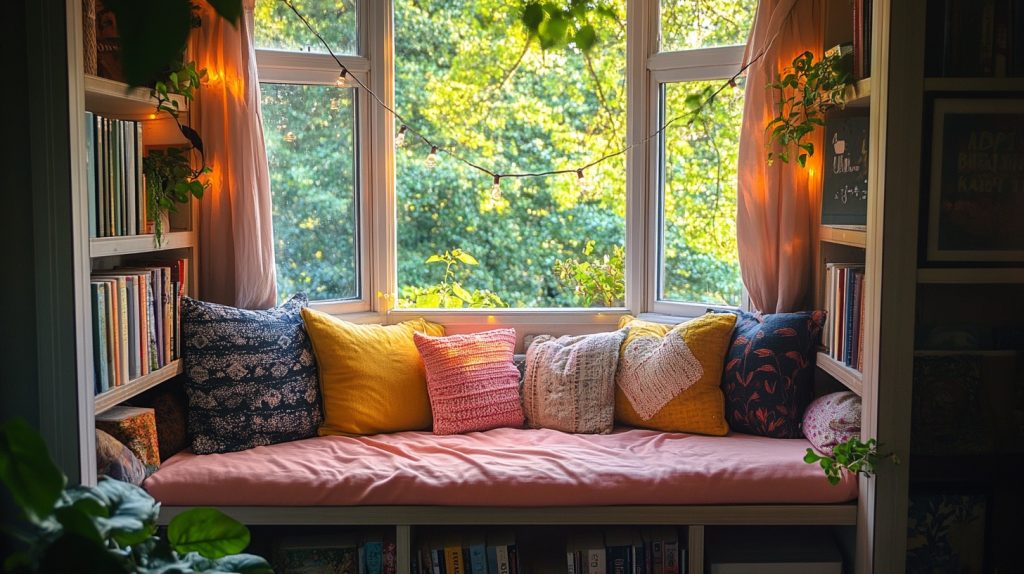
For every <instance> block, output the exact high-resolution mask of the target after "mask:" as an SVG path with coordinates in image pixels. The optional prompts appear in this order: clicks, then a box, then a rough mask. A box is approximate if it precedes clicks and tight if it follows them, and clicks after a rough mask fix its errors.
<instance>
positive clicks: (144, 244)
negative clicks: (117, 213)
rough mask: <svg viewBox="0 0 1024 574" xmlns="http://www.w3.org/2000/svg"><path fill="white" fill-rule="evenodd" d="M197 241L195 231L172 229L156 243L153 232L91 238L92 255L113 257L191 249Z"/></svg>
mask: <svg viewBox="0 0 1024 574" xmlns="http://www.w3.org/2000/svg"><path fill="white" fill-rule="evenodd" d="M196 242H197V237H196V233H195V232H194V231H171V232H168V233H164V236H163V241H162V242H161V243H160V245H159V246H157V245H156V241H155V237H154V236H153V234H151V233H146V234H143V235H128V236H124V237H93V238H91V239H90V240H89V256H90V257H111V256H114V255H132V254H136V253H155V252H159V251H169V250H172V249H191V248H193V247H195V245H196Z"/></svg>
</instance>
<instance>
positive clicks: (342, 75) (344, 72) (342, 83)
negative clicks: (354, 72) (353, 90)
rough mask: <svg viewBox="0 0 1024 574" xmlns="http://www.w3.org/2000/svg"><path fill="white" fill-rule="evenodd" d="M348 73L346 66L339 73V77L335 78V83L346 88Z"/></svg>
mask: <svg viewBox="0 0 1024 574" xmlns="http://www.w3.org/2000/svg"><path fill="white" fill-rule="evenodd" d="M347 75H348V70H346V69H345V68H342V69H341V73H340V74H338V79H337V80H334V85H336V86H338V87H339V88H344V87H345V85H346V84H348V80H346V79H345V76H347Z"/></svg>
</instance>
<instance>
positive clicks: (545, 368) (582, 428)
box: [523, 330, 626, 434]
mask: <svg viewBox="0 0 1024 574" xmlns="http://www.w3.org/2000/svg"><path fill="white" fill-rule="evenodd" d="M625 338H626V331H625V330H619V331H613V332H611V333H598V334H595V335H580V336H565V337H559V338H557V339H555V338H553V337H550V336H548V335H540V336H538V337H536V338H535V339H534V340H533V343H532V344H531V345H530V348H529V349H528V350H527V351H526V378H525V380H524V382H523V410H524V411H525V414H526V426H528V427H530V428H549V429H555V430H560V431H564V432H572V433H601V434H605V433H609V432H611V431H612V426H613V425H614V423H615V369H616V367H617V365H618V362H619V346H620V345H622V341H623V340H624V339H625Z"/></svg>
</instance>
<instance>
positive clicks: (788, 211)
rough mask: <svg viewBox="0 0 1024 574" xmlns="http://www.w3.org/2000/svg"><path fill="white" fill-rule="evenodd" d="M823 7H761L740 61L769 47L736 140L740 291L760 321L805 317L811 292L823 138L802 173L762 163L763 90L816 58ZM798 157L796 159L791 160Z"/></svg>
mask: <svg viewBox="0 0 1024 574" xmlns="http://www.w3.org/2000/svg"><path fill="white" fill-rule="evenodd" d="M821 19H822V1H821V0H760V2H759V3H758V7H757V14H756V16H755V20H754V27H753V29H752V30H751V33H750V39H749V41H748V42H747V49H746V53H745V55H744V61H745V62H749V61H750V60H751V59H753V58H754V57H755V56H756V55H757V54H759V53H761V51H762V50H764V49H765V47H766V46H767V47H768V49H767V51H766V52H765V55H764V57H763V58H761V60H760V61H758V62H756V63H754V64H753V65H752V66H751V67H750V69H749V70H748V71H747V83H746V92H745V102H744V109H743V128H742V131H741V134H740V149H739V170H738V180H739V181H738V186H739V187H738V189H737V198H736V199H737V214H736V230H737V231H736V240H737V244H738V248H739V259H740V267H741V269H742V274H743V284H744V285H745V286H746V288H747V292H748V293H749V294H750V299H751V303H752V304H753V307H754V308H755V309H757V310H759V311H761V312H764V313H778V312H786V311H794V310H799V309H803V308H804V307H805V306H806V305H807V302H808V300H809V299H810V295H811V290H812V286H813V283H814V281H813V277H812V268H813V266H814V261H813V258H814V245H815V242H816V238H817V224H818V210H819V208H820V204H821V197H820V186H816V185H811V182H812V180H813V181H817V178H820V177H821V155H822V153H823V150H822V146H821V139H822V135H821V130H820V129H819V130H818V131H817V132H816V133H815V135H814V138H812V139H811V140H810V141H811V142H812V143H814V148H815V152H816V153H815V155H814V156H812V157H810V158H808V161H807V167H806V169H805V168H803V167H800V165H799V164H798V163H797V162H796V161H795V158H793V159H791V160H790V163H783V162H781V161H775V163H774V164H773V165H768V164H767V162H766V156H767V149H766V148H765V142H766V137H765V129H764V128H765V126H766V125H768V122H769V121H771V119H772V118H773V117H774V116H775V113H776V111H777V109H778V101H777V98H776V97H775V90H768V89H766V86H767V85H768V84H769V83H771V82H773V81H774V80H775V79H776V78H777V77H778V75H779V72H780V71H781V70H782V69H783V68H785V67H786V66H788V65H790V64H791V63H792V61H793V58H795V57H796V56H798V55H799V54H801V53H803V52H804V51H806V50H810V51H811V52H813V53H814V54H815V60H817V59H818V58H819V57H820V56H821V44H822V31H821V27H822V20H821ZM794 155H795V154H794Z"/></svg>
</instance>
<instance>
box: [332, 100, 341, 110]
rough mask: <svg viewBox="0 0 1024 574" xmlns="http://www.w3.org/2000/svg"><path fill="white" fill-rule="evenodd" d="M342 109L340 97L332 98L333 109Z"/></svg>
mask: <svg viewBox="0 0 1024 574" xmlns="http://www.w3.org/2000/svg"><path fill="white" fill-rule="evenodd" d="M340 109H341V104H339V103H338V98H331V111H332V112H336V111H338V110H340Z"/></svg>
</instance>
